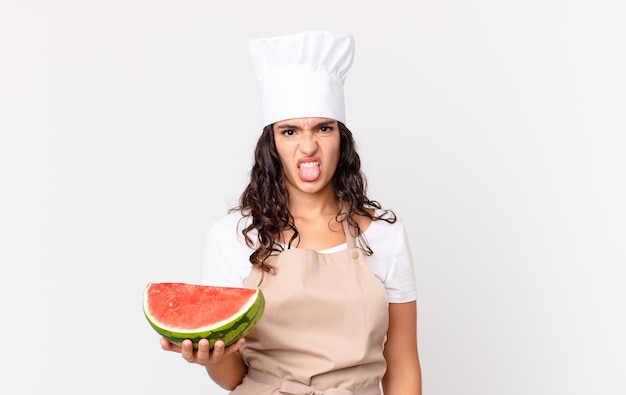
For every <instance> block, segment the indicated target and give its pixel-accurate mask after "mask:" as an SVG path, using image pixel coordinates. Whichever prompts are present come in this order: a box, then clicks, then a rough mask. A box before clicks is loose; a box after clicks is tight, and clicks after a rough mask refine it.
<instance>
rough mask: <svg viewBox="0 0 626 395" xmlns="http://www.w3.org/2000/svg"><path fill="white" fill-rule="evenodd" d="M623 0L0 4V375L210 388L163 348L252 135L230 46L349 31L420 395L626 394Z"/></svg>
mask: <svg viewBox="0 0 626 395" xmlns="http://www.w3.org/2000/svg"><path fill="white" fill-rule="evenodd" d="M625 20H626V6H625V3H624V2H623V1H619V0H598V1H581V0H570V1H567V0H542V1H540V0H533V1H516V2H512V1H496V0H477V1H472V2H466V1H460V0H438V1H434V0H415V1H409V0H401V1H390V2H363V1H356V0H353V1H338V0H333V1H330V0H323V1H318V2H297V1H286V0H285V1H265V2H253V1H249V2H242V1H233V2H220V3H218V2H210V1H197V0H182V1H176V2H174V1H147V0H126V1H106V2H105V1H78V0H76V1H70V0H61V1H54V2H52V1H50V2H48V1H28V0H24V1H17V0H13V1H12V0H2V2H1V3H0V188H1V191H0V311H1V312H2V319H1V325H0V333H1V335H2V336H1V337H2V339H3V344H2V346H1V347H0V364H1V366H0V392H1V393H3V394H7V395H8V394H43V393H63V394H163V395H166V394H172V393H186V394H225V393H226V391H223V390H221V389H220V388H218V387H217V386H216V385H215V384H213V383H212V382H211V381H210V379H209V378H208V377H207V376H206V374H205V373H204V371H203V369H202V368H201V367H199V366H196V365H189V364H187V363H186V362H184V361H183V360H182V359H181V358H180V357H179V356H178V355H175V354H170V353H165V352H163V351H162V350H161V349H160V347H159V342H158V335H157V334H156V332H154V331H153V330H152V328H150V326H149V325H148V323H147V321H146V320H145V318H144V317H143V315H142V310H141V294H142V291H143V288H144V286H145V285H146V284H147V283H148V282H150V281H157V282H158V281H185V282H197V281H199V277H200V262H201V257H202V249H203V245H204V238H205V235H206V231H207V230H208V227H209V225H210V224H211V222H212V221H213V220H215V219H216V218H218V217H221V216H222V215H224V214H225V213H226V210H227V209H228V207H229V206H230V205H232V204H233V203H235V202H236V200H237V198H238V196H239V193H240V192H241V191H242V189H243V187H244V186H245V184H246V182H247V177H248V171H249V169H250V166H251V164H252V149H253V147H254V144H255V143H256V138H257V136H258V135H259V133H260V125H259V120H260V109H259V101H258V86H257V82H256V79H255V76H254V73H253V70H252V65H251V62H250V59H249V56H248V52H247V47H246V40H247V39H249V38H258V37H265V36H273V35H282V34H289V33H295V32H299V31H303V30H333V31H339V32H345V33H351V34H353V35H354V37H355V39H356V56H355V63H354V66H353V68H352V71H351V72H350V74H349V75H348V79H347V81H346V85H345V89H346V100H347V117H348V120H347V123H348V126H349V127H350V128H351V129H352V131H353V132H354V134H355V137H356V139H357V142H358V144H359V149H360V152H361V154H362V159H363V166H364V170H365V172H366V175H367V179H368V182H369V195H370V197H372V198H374V199H376V200H379V201H380V202H381V203H383V205H385V206H388V207H390V208H392V209H394V210H395V211H396V212H397V213H398V215H399V216H401V217H402V219H403V220H404V221H405V223H406V225H407V227H408V232H409V237H410V239H411V244H412V249H413V254H414V258H415V263H416V276H417V282H418V287H419V292H418V298H419V300H418V308H419V312H418V314H419V322H418V325H419V330H418V331H419V333H418V341H419V347H420V356H421V361H422V366H423V375H424V394H425V395H450V394H472V395H487V394H488V395H505V394H506V395H518V394H519V395H528V394H533V395H539V394H546V395H547V394H550V395H554V394H563V395H565V394H567V395H573V394H580V395H582V394H585V395H587V394H602V395H623V394H625V393H626V385H625V384H624V380H623V379H624V377H626V362H625V360H624V354H625V352H626V347H625V343H626V342H625V340H624V333H626V302H625V301H626V291H625V287H624V283H625V281H624V280H625V275H624V273H623V268H624V265H625V264H626V207H625V202H626V155H625V148H626V137H625V135H624V134H625V132H626V115H625V114H626V111H625V110H626V78H625V76H624V70H626V55H625V39H624V37H626V28H625V24H624V21H625Z"/></svg>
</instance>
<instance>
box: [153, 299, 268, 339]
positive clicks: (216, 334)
mask: <svg viewBox="0 0 626 395" xmlns="http://www.w3.org/2000/svg"><path fill="white" fill-rule="evenodd" d="M264 310H265V297H264V296H263V292H261V290H260V289H257V290H256V298H255V300H254V303H253V304H252V305H251V306H250V307H249V308H248V310H247V311H245V312H244V314H242V315H240V316H238V317H234V318H233V319H232V320H230V321H229V322H228V323H227V324H224V325H221V326H218V327H216V328H212V329H210V330H206V331H200V332H194V331H173V330H168V329H165V328H162V327H160V326H159V325H157V324H156V323H154V322H153V320H152V318H151V317H150V316H149V314H148V313H147V312H146V310H145V309H144V315H145V317H146V319H147V320H148V323H149V324H150V326H152V328H153V329H154V330H155V331H157V333H159V334H160V335H161V336H163V337H164V338H165V339H167V340H168V341H169V342H171V343H173V344H176V345H178V346H180V345H182V343H183V340H186V339H189V340H191V342H192V343H193V347H194V348H195V349H197V348H198V342H199V341H200V340H202V339H207V340H208V341H209V349H213V346H214V345H215V342H216V341H217V340H222V341H223V342H224V344H225V345H226V346H229V345H231V344H233V343H235V342H236V341H237V340H239V339H241V338H243V337H245V336H246V335H247V334H248V333H250V331H252V329H253V328H254V327H255V326H256V324H257V323H258V322H259V320H260V319H261V316H262V315H263V311H264Z"/></svg>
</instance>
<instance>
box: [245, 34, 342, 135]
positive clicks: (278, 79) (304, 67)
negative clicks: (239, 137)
mask: <svg viewBox="0 0 626 395" xmlns="http://www.w3.org/2000/svg"><path fill="white" fill-rule="evenodd" d="M248 47H249V50H250V55H251V56H252V63H253V65H254V69H255V71H256V75H257V78H258V80H259V84H260V88H261V117H262V122H263V126H267V125H270V124H272V123H274V122H278V121H282V120H285V119H291V118H303V117H320V118H331V119H335V120H337V121H340V122H342V123H345V122H346V114H345V104H344V95H343V83H344V81H345V79H346V76H347V74H348V70H349V69H350V67H351V65H352V60H353V58H354V38H353V37H352V36H350V35H347V34H340V33H332V32H324V31H307V32H303V33H297V34H292V35H288V36H282V37H272V38H261V39H254V40H249V41H248Z"/></svg>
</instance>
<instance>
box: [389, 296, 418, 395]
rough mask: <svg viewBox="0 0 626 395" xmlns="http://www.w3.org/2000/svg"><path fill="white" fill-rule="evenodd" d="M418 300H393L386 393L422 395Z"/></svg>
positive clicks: (390, 310) (390, 313) (390, 317)
mask: <svg viewBox="0 0 626 395" xmlns="http://www.w3.org/2000/svg"><path fill="white" fill-rule="evenodd" d="M416 306H417V305H416V302H415V301H413V302H408V303H390V304H389V329H388V331H387V342H386V343H385V350H384V355H385V360H386V361H387V372H386V373H385V376H384V377H383V382H382V384H383V392H384V394H385V395H421V394H422V371H421V367H420V362H419V356H418V352H417V311H416V309H417V307H416Z"/></svg>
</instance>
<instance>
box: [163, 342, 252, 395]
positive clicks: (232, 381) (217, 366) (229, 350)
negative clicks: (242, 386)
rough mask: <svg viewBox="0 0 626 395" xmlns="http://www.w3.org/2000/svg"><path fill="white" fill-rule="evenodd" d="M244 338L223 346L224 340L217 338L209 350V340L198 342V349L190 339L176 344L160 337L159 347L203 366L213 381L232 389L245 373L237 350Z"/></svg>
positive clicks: (239, 348)
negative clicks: (178, 344) (195, 348)
mask: <svg viewBox="0 0 626 395" xmlns="http://www.w3.org/2000/svg"><path fill="white" fill-rule="evenodd" d="M245 342H246V341H245V339H239V340H238V341H237V342H235V343H233V344H231V345H230V346H228V347H225V345H224V342H223V341H221V340H218V341H216V342H215V344H214V345H213V350H209V341H208V340H206V339H202V340H200V342H198V349H197V350H194V348H193V343H192V342H191V340H189V339H187V340H184V341H183V343H182V346H177V345H176V344H173V343H171V342H170V341H169V340H167V339H165V338H161V348H162V349H163V350H165V351H171V352H177V353H179V354H181V355H182V357H183V359H184V360H185V361H187V362H189V363H195V364H198V365H201V366H204V368H205V369H206V371H207V373H208V374H209V376H211V378H212V379H213V381H215V382H216V383H217V384H218V385H219V386H221V387H222V388H224V389H227V390H233V389H235V387H236V386H237V385H239V383H241V381H242V380H243V376H244V375H245V374H246V371H247V367H246V365H245V364H244V363H243V359H242V358H241V354H240V353H239V350H241V348H242V347H243V345H244V344H245Z"/></svg>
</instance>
